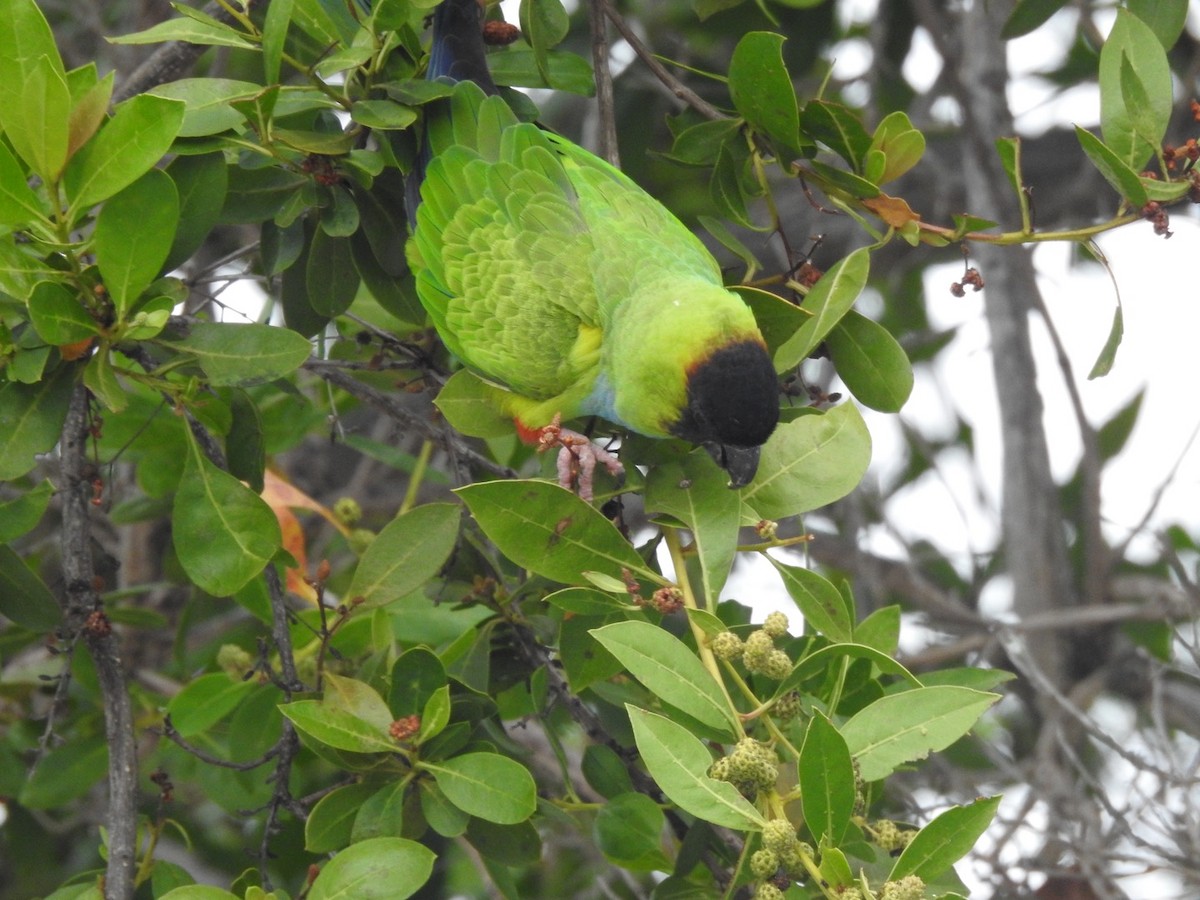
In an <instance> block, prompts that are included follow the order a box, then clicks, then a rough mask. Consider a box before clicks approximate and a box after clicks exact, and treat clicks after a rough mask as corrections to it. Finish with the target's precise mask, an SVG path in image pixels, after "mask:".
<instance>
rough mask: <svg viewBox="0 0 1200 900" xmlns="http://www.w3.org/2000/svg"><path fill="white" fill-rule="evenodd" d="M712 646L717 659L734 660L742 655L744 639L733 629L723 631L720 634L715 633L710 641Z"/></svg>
mask: <svg viewBox="0 0 1200 900" xmlns="http://www.w3.org/2000/svg"><path fill="white" fill-rule="evenodd" d="M709 646H710V647H712V652H713V655H714V656H716V657H717V659H724V660H727V661H733V660H735V659H737V658H738V657H739V656H741V655H742V650H743V647H744V645H743V644H742V639H741V638H740V637H738V636H737V635H736V634H734V633H733V632H732V631H722V632H721V633H720V634H717V635H713V638H712V640H711V641H710V642H709Z"/></svg>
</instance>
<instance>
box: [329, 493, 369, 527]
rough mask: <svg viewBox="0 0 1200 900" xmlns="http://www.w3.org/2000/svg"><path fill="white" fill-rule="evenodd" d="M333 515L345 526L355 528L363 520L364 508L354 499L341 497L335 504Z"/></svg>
mask: <svg viewBox="0 0 1200 900" xmlns="http://www.w3.org/2000/svg"><path fill="white" fill-rule="evenodd" d="M333 514H334V515H335V516H337V518H338V521H339V522H341V523H342V524H343V525H349V526H351V527H353V526H354V525H357V524H358V522H359V520H360V519H361V518H362V507H361V506H359V505H358V501H357V500H355V499H354V498H353V497H341V498H339V499H338V501H337V503H335V504H333Z"/></svg>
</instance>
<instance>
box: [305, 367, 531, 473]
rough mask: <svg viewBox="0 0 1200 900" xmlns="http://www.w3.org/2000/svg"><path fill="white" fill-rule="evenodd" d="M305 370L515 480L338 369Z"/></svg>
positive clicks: (488, 469)
mask: <svg viewBox="0 0 1200 900" xmlns="http://www.w3.org/2000/svg"><path fill="white" fill-rule="evenodd" d="M304 368H306V369H308V370H309V371H311V372H315V373H316V374H317V375H320V376H321V377H322V378H324V379H325V380H326V381H328V382H329V383H330V384H333V385H335V386H336V387H339V388H341V389H342V390H344V391H345V392H346V393H348V394H352V395H353V396H355V397H358V398H359V399H360V400H365V401H366V402H368V403H370V404H371V405H372V406H376V407H378V408H379V409H382V410H383V411H384V412H385V413H387V414H388V415H389V416H391V417H392V418H393V419H395V420H396V421H398V422H400V423H401V424H402V425H404V427H406V428H411V429H413V430H414V431H416V432H417V433H418V434H420V435H421V436H422V437H427V438H430V439H431V440H434V441H437V442H438V443H440V444H443V445H449V448H450V450H451V451H452V452H453V453H455V454H456V455H457V456H458V457H459V458H461V459H463V460H464V461H465V462H467V463H468V464H469V465H471V466H472V467H474V468H477V469H482V470H483V471H485V472H489V473H490V474H492V475H496V476H497V477H499V478H516V477H517V473H516V472H514V471H513V470H512V469H510V468H509V467H508V466H502V465H500V464H498V463H494V462H492V461H491V460H490V459H488V458H487V457H486V456H484V455H482V454H481V453H477V452H476V451H474V450H472V449H471V448H470V447H468V446H467V445H466V443H465V442H464V441H462V440H459V439H457V438H456V437H454V436H451V435H447V433H446V432H445V431H443V430H441V429H439V428H437V427H436V426H435V425H434V424H433V423H432V422H429V421H428V420H426V419H424V418H422V417H421V416H418V415H416V414H414V413H413V412H412V411H411V410H409V409H407V408H406V407H405V406H404V405H403V404H402V403H400V401H399V400H398V399H397V398H396V397H393V396H392V395H390V394H387V393H385V392H384V391H381V390H378V389H376V388H373V387H371V386H370V385H368V384H364V383H363V382H361V381H358V380H356V379H354V378H351V377H350V376H349V375H347V374H346V373H345V372H342V371H340V370H339V369H337V368H335V367H330V366H325V365H322V364H321V362H320V361H319V360H310V361H309V362H306V363H305V364H304Z"/></svg>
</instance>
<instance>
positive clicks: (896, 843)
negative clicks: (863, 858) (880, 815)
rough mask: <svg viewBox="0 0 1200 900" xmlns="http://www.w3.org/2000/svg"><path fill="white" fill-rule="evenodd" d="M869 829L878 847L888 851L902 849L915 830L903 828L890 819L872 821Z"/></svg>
mask: <svg viewBox="0 0 1200 900" xmlns="http://www.w3.org/2000/svg"><path fill="white" fill-rule="evenodd" d="M870 829H871V834H872V836H873V837H874V839H875V843H876V844H878V845H879V849H881V850H886V851H887V852H888V853H895V852H896V851H897V850H903V849H904V848H905V847H907V846H908V845H909V842H910V841H912V839H913V837H914V836H915V835H916V832H915V831H909V830H906V829H903V828H901V827H900V826H899V825H897V824H896V823H895V822H893V821H891V820H890V819H880V820H879V821H878V822H873V823H872V824H871V826H870Z"/></svg>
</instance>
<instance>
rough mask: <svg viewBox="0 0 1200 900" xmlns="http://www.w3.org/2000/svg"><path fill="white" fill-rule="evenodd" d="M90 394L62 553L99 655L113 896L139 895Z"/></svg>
mask: <svg viewBox="0 0 1200 900" xmlns="http://www.w3.org/2000/svg"><path fill="white" fill-rule="evenodd" d="M89 400H90V395H89V393H88V391H87V388H85V387H84V386H83V385H77V386H76V387H75V392H74V393H73V394H72V396H71V405H70V408H69V411H68V412H67V419H66V422H65V424H64V425H63V433H62V444H61V447H62V480H63V484H62V488H61V492H62V493H61V496H62V516H63V530H62V556H63V563H62V566H63V581H64V582H65V586H66V609H65V613H66V622H67V624H66V627H67V629H68V633H69V634H70V635H72V639H73V638H74V636H76V635H80V634H82V636H83V639H84V643H86V644H87V648H88V651H89V652H90V653H91V655H92V661H93V663H94V664H95V667H96V678H97V681H98V682H99V684H100V692H101V695H102V696H103V698H104V734H105V739H106V741H107V743H108V809H107V814H106V816H105V822H106V827H107V828H108V867H107V869H106V871H105V878H104V896H105V900H128V898H131V897H132V896H133V888H134V884H133V876H134V864H135V863H136V853H137V744H136V742H135V740H134V734H133V711H132V708H131V705H130V702H129V692H128V690H127V689H126V685H125V674H124V672H122V671H121V653H120V646H119V643H118V640H117V636H116V635H115V634H114V633H113V629H112V624H111V623H110V622H109V620H108V617H107V616H106V615H105V614H104V609H103V607H102V604H101V602H100V594H99V590H98V587H99V586H98V585H97V584H96V583H95V577H96V570H95V566H94V561H93V558H92V531H91V522H90V519H89V516H88V506H89V502H90V498H91V497H92V481H93V480H94V476H93V475H92V473H91V464H90V463H89V461H88V458H87V443H88V437H89V434H90V430H89V424H90V416H89V410H88V404H89Z"/></svg>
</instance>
